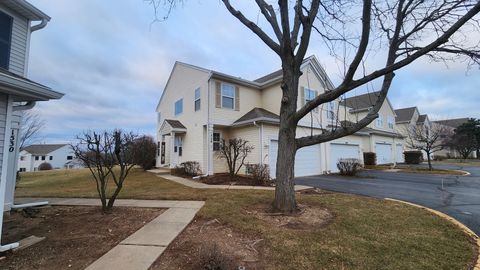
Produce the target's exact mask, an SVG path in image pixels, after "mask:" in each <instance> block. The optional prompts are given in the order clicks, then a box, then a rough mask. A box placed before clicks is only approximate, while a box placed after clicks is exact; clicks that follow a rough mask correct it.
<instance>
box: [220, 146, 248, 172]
mask: <svg viewBox="0 0 480 270" xmlns="http://www.w3.org/2000/svg"><path fill="white" fill-rule="evenodd" d="M252 150H253V146H252V145H251V144H249V142H248V141H246V140H244V139H241V138H234V139H230V140H228V142H225V140H222V144H221V145H220V149H219V151H218V154H217V155H218V158H222V159H225V160H226V161H227V165H228V172H229V173H230V176H234V175H237V174H238V172H239V171H240V169H241V168H242V166H243V165H245V159H246V158H247V156H248V154H249V153H250V152H252Z"/></svg>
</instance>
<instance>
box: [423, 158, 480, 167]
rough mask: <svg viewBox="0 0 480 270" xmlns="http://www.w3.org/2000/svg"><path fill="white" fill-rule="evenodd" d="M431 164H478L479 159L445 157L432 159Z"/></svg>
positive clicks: (479, 163)
mask: <svg viewBox="0 0 480 270" xmlns="http://www.w3.org/2000/svg"><path fill="white" fill-rule="evenodd" d="M432 164H453V165H459V166H480V159H445V160H442V161H433V162H432Z"/></svg>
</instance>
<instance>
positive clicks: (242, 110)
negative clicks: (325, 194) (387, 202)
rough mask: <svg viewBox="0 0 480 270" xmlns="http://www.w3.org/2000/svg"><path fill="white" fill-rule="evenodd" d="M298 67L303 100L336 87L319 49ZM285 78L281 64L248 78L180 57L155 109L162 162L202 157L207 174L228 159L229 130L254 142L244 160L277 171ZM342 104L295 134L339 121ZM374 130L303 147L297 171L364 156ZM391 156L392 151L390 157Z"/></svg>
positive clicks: (308, 119)
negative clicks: (221, 153)
mask: <svg viewBox="0 0 480 270" xmlns="http://www.w3.org/2000/svg"><path fill="white" fill-rule="evenodd" d="M301 70H302V72H303V75H302V76H301V77H300V87H299V88H300V89H299V98H298V107H299V108H300V107H301V106H303V105H304V104H305V103H306V102H308V101H309V100H310V99H312V98H314V97H315V96H317V95H318V94H321V93H323V92H324V91H325V90H326V89H331V88H333V85H332V83H331V82H330V80H329V78H328V77H327V75H326V73H325V71H324V69H323V68H322V67H321V66H320V64H319V63H318V61H317V59H316V58H315V57H314V56H311V57H309V58H307V59H305V61H304V62H303V63H302V67H301ZM281 80H282V72H281V70H278V71H275V72H273V73H271V74H268V75H266V76H263V77H261V78H259V79H256V80H253V81H251V80H246V79H242V78H239V77H234V76H231V75H227V74H224V73H221V72H217V71H213V70H209V69H204V68H201V67H196V66H193V65H189V64H185V63H180V62H176V63H175V65H174V67H173V70H172V72H171V75H170V78H169V79H168V81H167V84H166V86H165V89H164V91H163V93H162V96H161V98H160V101H159V103H158V106H157V109H156V111H157V113H158V123H157V127H158V128H157V139H158V153H157V154H158V158H157V164H156V165H157V167H170V168H173V167H175V166H177V165H178V164H180V163H182V162H185V161H197V162H199V163H200V166H201V169H202V172H203V173H204V174H208V175H210V174H214V173H221V172H226V170H227V168H226V163H225V162H224V161H223V160H222V159H219V158H218V151H217V150H218V148H219V146H220V143H221V141H222V140H228V139H230V138H243V139H246V140H248V141H249V142H250V143H251V144H252V145H253V146H254V147H255V148H254V150H253V151H252V153H250V155H249V156H248V158H247V162H248V163H249V164H268V165H269V166H270V171H271V175H272V176H274V175H275V169H276V168H275V166H276V158H277V151H278V123H279V112H280V100H281V95H282V91H281V88H280V83H281ZM388 106H390V105H388ZM338 107H339V102H338V101H335V102H332V103H329V104H324V105H323V106H320V107H318V108H317V109H316V110H314V111H313V112H312V113H310V114H309V115H307V116H305V117H304V118H303V119H301V120H300V121H299V128H298V129H297V136H299V137H301V136H306V135H310V134H319V133H321V132H322V130H323V129H328V128H332V127H334V126H335V122H338V121H336V119H337V113H338ZM388 108H390V107H388ZM351 109H352V108H349V110H348V114H351V112H350V111H351ZM392 115H393V114H392ZM349 117H350V118H352V117H353V116H349ZM385 125H387V124H386V122H385ZM374 130H377V129H375V128H368V129H366V130H364V131H362V134H361V135H359V136H349V137H348V138H342V139H339V140H336V141H334V142H332V143H325V144H319V145H313V146H309V147H305V148H302V149H300V150H299V151H298V153H297V156H296V162H295V174H296V176H306V175H316V174H322V173H328V172H332V171H336V161H337V160H336V159H335V158H346V157H355V158H359V159H362V156H363V155H362V151H371V149H372V147H371V146H370V143H371V142H370V139H369V136H371V134H374V133H375V132H374ZM377 131H378V132H377V133H381V134H388V136H393V135H392V134H393V130H392V132H390V133H389V132H382V131H381V130H377ZM379 136H380V137H379V138H382V137H381V136H382V135H379ZM388 136H387V137H388ZM365 137H367V138H365ZM388 138H389V139H390V140H391V141H392V142H394V141H395V140H394V139H393V138H392V137H388ZM395 142H396V141H395ZM365 144H368V145H366V146H364V145H365ZM351 145H355V146H357V147H356V148H355V150H354V151H351V149H350V148H349V147H350V146H351ZM344 148H345V149H346V150H345V149H344ZM338 153H340V154H338ZM392 155H393V154H392ZM332 156H333V158H332ZM394 159H395V158H394V156H392V157H390V158H389V159H388V161H392V162H393V161H394ZM333 164H335V166H334V165H333Z"/></svg>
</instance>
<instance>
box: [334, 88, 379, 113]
mask: <svg viewBox="0 0 480 270" xmlns="http://www.w3.org/2000/svg"><path fill="white" fill-rule="evenodd" d="M378 95H379V91H377V92H372V93H367V94H363V95H359V96H354V97H349V98H346V99H345V100H343V101H341V102H340V105H342V106H347V107H349V108H352V109H353V110H362V109H368V108H370V107H373V105H375V102H376V101H377V99H378Z"/></svg>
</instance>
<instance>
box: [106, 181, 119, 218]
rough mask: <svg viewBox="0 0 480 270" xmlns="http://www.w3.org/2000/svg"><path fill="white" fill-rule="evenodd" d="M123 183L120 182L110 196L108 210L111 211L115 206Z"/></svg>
mask: <svg viewBox="0 0 480 270" xmlns="http://www.w3.org/2000/svg"><path fill="white" fill-rule="evenodd" d="M122 186H123V185H122V184H119V185H118V186H117V188H116V189H115V191H114V192H113V194H112V196H110V199H108V204H107V211H108V212H111V211H112V208H113V204H114V203H115V200H116V199H117V196H118V194H120V191H121V190H122Z"/></svg>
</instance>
